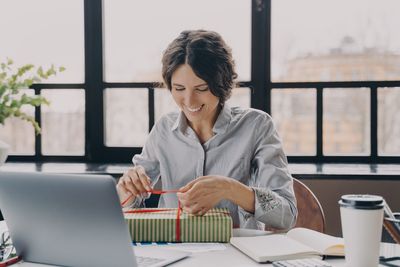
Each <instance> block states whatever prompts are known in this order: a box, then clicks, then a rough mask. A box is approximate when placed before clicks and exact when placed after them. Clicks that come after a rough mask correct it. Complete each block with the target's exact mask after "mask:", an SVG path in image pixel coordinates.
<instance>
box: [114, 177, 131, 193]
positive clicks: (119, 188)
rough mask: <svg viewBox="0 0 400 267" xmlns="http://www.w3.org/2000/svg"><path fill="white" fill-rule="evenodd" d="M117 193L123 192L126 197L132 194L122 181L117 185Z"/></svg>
mask: <svg viewBox="0 0 400 267" xmlns="http://www.w3.org/2000/svg"><path fill="white" fill-rule="evenodd" d="M117 191H119V192H121V193H122V194H124V195H127V194H131V192H129V191H128V190H126V188H125V186H124V184H123V182H122V181H121V180H120V181H119V182H118V184H117Z"/></svg>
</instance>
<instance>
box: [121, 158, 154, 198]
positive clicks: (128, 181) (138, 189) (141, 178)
mask: <svg viewBox="0 0 400 267" xmlns="http://www.w3.org/2000/svg"><path fill="white" fill-rule="evenodd" d="M148 191H151V180H150V178H149V177H148V176H147V174H146V171H145V169H144V168H143V167H142V166H140V165H137V166H135V167H133V168H130V169H129V170H128V171H126V172H125V173H124V175H122V176H121V177H120V178H119V181H118V184H117V192H118V195H119V198H120V200H121V202H123V201H125V200H126V199H128V197H131V199H132V200H131V201H128V202H127V203H125V205H129V204H130V203H132V201H133V200H134V199H135V198H136V197H137V196H139V195H145V194H147V192H148Z"/></svg>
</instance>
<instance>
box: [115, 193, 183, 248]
mask: <svg viewBox="0 0 400 267" xmlns="http://www.w3.org/2000/svg"><path fill="white" fill-rule="evenodd" d="M147 192H148V193H152V194H155V195H162V194H171V193H178V192H179V190H149V191H147ZM132 197H133V195H130V196H129V197H127V198H126V199H125V200H124V201H122V202H121V206H124V205H125V204H126V202H128V201H129V200H130V199H131V198H132ZM171 210H174V209H140V210H128V211H124V213H151V212H163V211H171ZM181 210H182V207H181V202H180V201H178V212H177V213H176V225H175V239H176V242H181V220H180V218H181Z"/></svg>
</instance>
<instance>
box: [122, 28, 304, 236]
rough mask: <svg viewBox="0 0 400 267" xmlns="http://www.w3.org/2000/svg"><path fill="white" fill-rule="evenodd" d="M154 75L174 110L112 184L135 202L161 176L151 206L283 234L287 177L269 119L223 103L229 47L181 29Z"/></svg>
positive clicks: (292, 217)
mask: <svg viewBox="0 0 400 267" xmlns="http://www.w3.org/2000/svg"><path fill="white" fill-rule="evenodd" d="M162 64H163V68H162V75H163V79H164V82H165V83H166V85H167V87H168V89H169V90H170V91H171V94H172V97H173V99H174V101H175V102H176V104H177V105H178V106H179V108H180V109H181V112H180V113H176V112H175V113H169V114H167V115H165V116H164V117H162V118H161V119H160V120H159V121H158V122H157V123H156V124H155V125H154V127H153V129H152V131H151V132H150V135H149V137H148V139H147V141H146V144H145V146H144V147H143V151H142V153H141V154H140V155H135V156H134V157H133V164H134V165H135V166H134V167H133V168H132V169H130V170H129V171H127V172H126V173H125V174H124V175H123V176H122V177H121V178H120V180H119V182H118V184H117V190H118V194H119V196H120V199H121V201H122V200H124V199H127V198H129V196H131V199H132V200H134V199H136V201H134V202H133V201H130V203H126V205H132V203H134V204H133V205H135V203H136V205H137V203H140V200H141V199H142V197H146V195H147V192H148V191H150V190H151V189H152V185H154V184H155V182H156V181H157V179H159V178H160V177H161V179H162V186H163V189H164V190H174V189H179V192H178V193H177V194H164V195H161V197H160V202H159V207H177V206H178V200H179V201H180V203H181V206H182V208H183V210H184V211H186V212H189V213H191V214H196V215H202V214H204V213H206V212H207V211H208V210H209V209H211V208H213V207H226V208H229V210H230V213H231V216H232V218H233V223H234V227H241V228H253V229H257V228H259V229H263V227H264V225H263V224H265V226H267V227H273V228H279V229H288V228H290V227H292V226H293V225H294V223H295V221H296V216H297V209H296V200H295V197H294V193H293V184H292V177H291V176H290V174H289V172H288V169H287V160H286V156H285V154H284V152H283V150H282V144H281V141H280V139H279V136H278V134H277V132H276V130H275V127H274V125H273V122H272V120H271V117H270V116H269V115H268V114H266V113H265V112H263V111H259V110H255V109H244V108H237V107H235V108H231V107H229V106H227V105H226V104H225V101H226V100H227V99H228V98H229V96H230V94H231V90H232V88H233V86H234V79H235V78H236V77H237V74H236V73H235V71H234V62H233V59H232V54H231V50H230V48H229V47H228V46H227V45H226V44H225V42H224V41H223V40H222V38H221V36H220V35H219V34H217V33H216V32H212V31H204V30H197V31H184V32H182V33H181V34H180V35H179V36H178V37H177V38H176V39H175V40H174V41H173V42H172V43H171V44H170V45H169V46H168V48H167V50H166V51H165V52H164V55H163V59H162Z"/></svg>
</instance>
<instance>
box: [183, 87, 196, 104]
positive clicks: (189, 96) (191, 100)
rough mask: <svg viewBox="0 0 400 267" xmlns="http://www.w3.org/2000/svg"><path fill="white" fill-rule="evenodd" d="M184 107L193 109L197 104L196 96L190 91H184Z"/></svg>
mask: <svg viewBox="0 0 400 267" xmlns="http://www.w3.org/2000/svg"><path fill="white" fill-rule="evenodd" d="M184 97H185V105H186V106H187V107H193V106H194V105H195V104H196V102H197V97H196V94H195V93H194V92H193V91H191V90H186V94H185V96H184Z"/></svg>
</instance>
